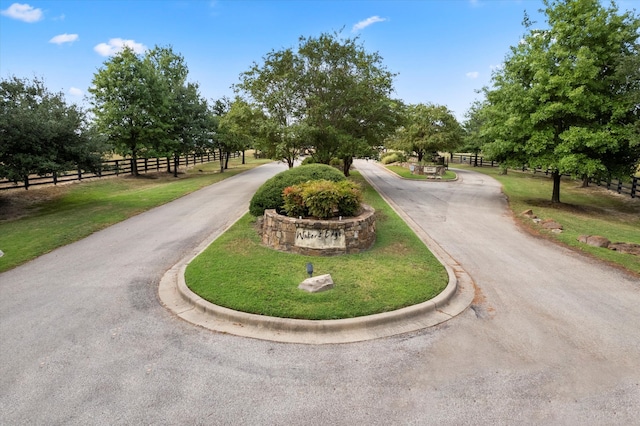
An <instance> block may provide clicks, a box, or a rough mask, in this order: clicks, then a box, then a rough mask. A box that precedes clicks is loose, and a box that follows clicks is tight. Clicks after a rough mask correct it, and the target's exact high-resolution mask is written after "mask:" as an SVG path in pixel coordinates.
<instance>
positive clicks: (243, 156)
mask: <svg viewBox="0 0 640 426" xmlns="http://www.w3.org/2000/svg"><path fill="white" fill-rule="evenodd" d="M242 164H244V149H243V150H242Z"/></svg>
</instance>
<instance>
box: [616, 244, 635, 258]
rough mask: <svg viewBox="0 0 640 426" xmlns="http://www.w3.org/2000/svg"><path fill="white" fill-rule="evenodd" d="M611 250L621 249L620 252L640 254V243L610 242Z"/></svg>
mask: <svg viewBox="0 0 640 426" xmlns="http://www.w3.org/2000/svg"><path fill="white" fill-rule="evenodd" d="M609 248H610V249H611V250H615V251H619V252H620V253H627V254H633V255H636V256H640V244H635V243H613V244H609Z"/></svg>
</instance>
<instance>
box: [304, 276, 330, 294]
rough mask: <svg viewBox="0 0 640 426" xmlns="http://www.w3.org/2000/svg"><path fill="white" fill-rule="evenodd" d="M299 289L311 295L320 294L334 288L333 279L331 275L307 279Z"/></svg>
mask: <svg viewBox="0 0 640 426" xmlns="http://www.w3.org/2000/svg"><path fill="white" fill-rule="evenodd" d="M298 288H299V289H301V290H304V291H308V292H309V293H318V292H320V291H325V290H329V289H332V288H333V279H332V278H331V274H324V275H318V276H317V277H311V278H307V279H306V280H304V281H302V282H301V283H300V285H299V286H298Z"/></svg>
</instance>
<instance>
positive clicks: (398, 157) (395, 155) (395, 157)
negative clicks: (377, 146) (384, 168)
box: [380, 152, 407, 164]
mask: <svg viewBox="0 0 640 426" xmlns="http://www.w3.org/2000/svg"><path fill="white" fill-rule="evenodd" d="M403 161H407V156H406V155H404V154H403V153H402V152H387V153H386V154H383V155H382V157H381V158H380V162H381V163H382V164H391V163H397V162H403Z"/></svg>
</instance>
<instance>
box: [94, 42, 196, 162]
mask: <svg viewBox="0 0 640 426" xmlns="http://www.w3.org/2000/svg"><path fill="white" fill-rule="evenodd" d="M187 75H188V68H187V66H186V64H185V62H184V58H183V57H182V56H181V55H179V54H177V53H175V52H174V51H173V49H172V48H170V47H157V46H156V47H154V48H153V49H151V50H150V51H147V52H146V53H145V54H144V55H138V54H136V53H135V52H133V51H132V50H131V49H129V48H125V49H124V50H122V51H121V52H119V53H118V54H116V55H115V56H114V57H112V58H110V59H109V60H108V61H107V62H106V63H105V64H104V66H103V67H102V68H101V69H100V70H98V72H96V74H95V75H94V79H93V86H92V87H91V88H90V89H89V91H90V93H91V94H92V95H93V98H92V105H93V113H94V115H95V122H96V125H97V128H98V129H99V131H101V132H102V133H103V134H105V135H106V136H107V137H108V138H109V140H110V141H111V143H112V144H113V146H114V148H115V151H116V152H117V153H119V154H121V155H125V156H129V157H130V158H131V162H132V168H131V170H132V173H133V174H134V175H137V174H138V170H137V167H135V164H136V162H137V158H138V157H140V156H150V155H159V156H167V157H173V158H174V160H176V159H177V158H178V157H179V156H180V155H182V154H187V153H191V152H194V151H197V150H198V149H200V147H201V146H203V145H204V143H205V140H206V137H207V132H206V131H205V127H206V126H207V123H208V122H207V119H206V115H207V104H206V102H205V101H204V100H203V99H202V98H201V96H200V94H199V89H198V85H197V84H194V83H188V82H187ZM174 163H175V161H174ZM176 172H177V171H176V170H175V165H174V173H176Z"/></svg>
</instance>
